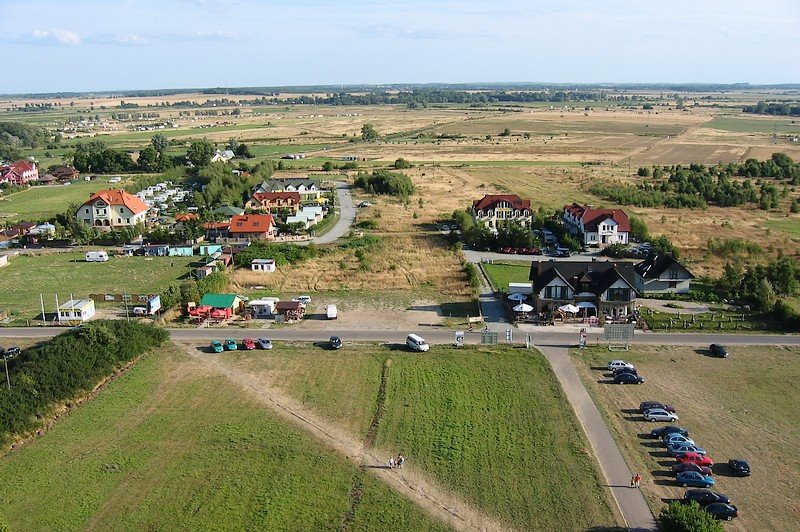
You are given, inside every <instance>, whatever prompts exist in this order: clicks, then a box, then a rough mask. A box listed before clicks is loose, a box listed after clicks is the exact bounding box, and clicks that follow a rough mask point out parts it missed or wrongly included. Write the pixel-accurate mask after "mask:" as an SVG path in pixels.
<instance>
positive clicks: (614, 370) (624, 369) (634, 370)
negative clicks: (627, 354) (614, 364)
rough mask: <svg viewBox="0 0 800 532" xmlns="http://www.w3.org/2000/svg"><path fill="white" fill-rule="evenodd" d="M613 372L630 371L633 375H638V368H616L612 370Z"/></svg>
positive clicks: (616, 373) (615, 373) (617, 373)
mask: <svg viewBox="0 0 800 532" xmlns="http://www.w3.org/2000/svg"><path fill="white" fill-rule="evenodd" d="M611 373H613V374H614V375H619V374H620V373H630V374H631V375H636V374H637V372H636V368H627V367H625V368H614V369H612V370H611Z"/></svg>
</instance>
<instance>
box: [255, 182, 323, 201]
mask: <svg viewBox="0 0 800 532" xmlns="http://www.w3.org/2000/svg"><path fill="white" fill-rule="evenodd" d="M259 192H297V193H298V194H300V200H301V201H303V202H316V203H325V199H324V198H322V192H321V188H320V185H319V181H318V180H317V179H309V178H283V179H267V180H266V181H264V182H263V183H261V184H260V185H258V186H257V187H256V188H255V190H253V193H259Z"/></svg>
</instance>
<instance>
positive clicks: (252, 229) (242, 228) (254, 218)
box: [228, 214, 275, 240]
mask: <svg viewBox="0 0 800 532" xmlns="http://www.w3.org/2000/svg"><path fill="white" fill-rule="evenodd" d="M228 233H229V234H230V236H231V238H239V239H243V240H244V239H271V238H273V237H274V236H275V221H274V220H273V219H272V215H271V214H237V215H236V216H234V217H233V218H231V227H230V229H228Z"/></svg>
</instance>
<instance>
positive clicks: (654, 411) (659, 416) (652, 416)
mask: <svg viewBox="0 0 800 532" xmlns="http://www.w3.org/2000/svg"><path fill="white" fill-rule="evenodd" d="M644 418H645V419H646V420H647V421H651V422H655V421H669V422H670V423H674V422H676V421H678V414H675V413H673V412H667V411H666V410H664V409H663V408H651V409H649V410H645V412H644Z"/></svg>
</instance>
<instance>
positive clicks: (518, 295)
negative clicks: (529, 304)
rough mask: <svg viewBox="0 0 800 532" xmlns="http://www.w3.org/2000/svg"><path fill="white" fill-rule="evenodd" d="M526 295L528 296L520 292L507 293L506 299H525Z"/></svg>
mask: <svg viewBox="0 0 800 532" xmlns="http://www.w3.org/2000/svg"><path fill="white" fill-rule="evenodd" d="M527 297H528V296H526V295H525V294H522V293H520V292H514V293H513V294H509V295H508V299H510V300H511V301H525V299H526V298H527Z"/></svg>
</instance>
